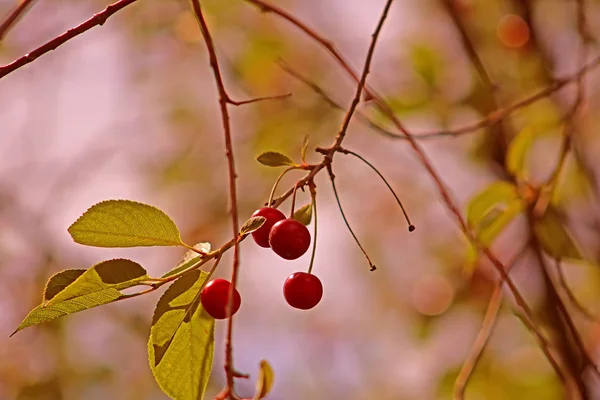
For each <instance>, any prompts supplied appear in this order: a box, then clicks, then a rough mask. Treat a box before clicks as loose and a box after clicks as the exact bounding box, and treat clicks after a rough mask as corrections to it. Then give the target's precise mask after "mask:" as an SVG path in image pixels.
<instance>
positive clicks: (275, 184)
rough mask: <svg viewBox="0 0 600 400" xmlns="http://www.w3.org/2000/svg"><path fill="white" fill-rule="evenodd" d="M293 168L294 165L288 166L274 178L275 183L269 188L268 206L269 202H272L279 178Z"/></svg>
mask: <svg viewBox="0 0 600 400" xmlns="http://www.w3.org/2000/svg"><path fill="white" fill-rule="evenodd" d="M295 168H296V167H295V166H291V167H288V168H286V169H285V170H283V172H282V173H281V174H279V176H278V177H277V179H276V180H275V183H274V184H273V189H271V194H270V195H269V202H268V203H267V206H268V207H271V204H273V196H274V195H275V190H277V186H278V185H279V182H280V181H281V178H283V176H284V175H285V174H287V173H288V172H290V171H291V170H293V169H295Z"/></svg>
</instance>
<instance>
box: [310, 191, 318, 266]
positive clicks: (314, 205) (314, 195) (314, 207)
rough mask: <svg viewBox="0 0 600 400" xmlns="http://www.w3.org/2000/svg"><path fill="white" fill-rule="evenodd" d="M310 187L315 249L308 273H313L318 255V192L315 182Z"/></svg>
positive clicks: (311, 256) (313, 249)
mask: <svg viewBox="0 0 600 400" xmlns="http://www.w3.org/2000/svg"><path fill="white" fill-rule="evenodd" d="M308 187H309V188H310V197H312V212H313V215H314V218H315V219H314V221H315V222H314V224H315V226H314V234H313V248H312V254H311V255H310V264H309V265H308V273H309V274H310V273H312V269H313V265H314V263H315V254H316V253H317V231H318V224H317V222H318V221H317V191H316V189H315V184H314V182H312V181H311V182H309V184H308Z"/></svg>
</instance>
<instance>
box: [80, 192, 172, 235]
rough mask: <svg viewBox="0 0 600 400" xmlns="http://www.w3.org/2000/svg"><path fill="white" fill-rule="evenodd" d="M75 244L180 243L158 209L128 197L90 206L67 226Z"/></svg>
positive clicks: (168, 221)
mask: <svg viewBox="0 0 600 400" xmlns="http://www.w3.org/2000/svg"><path fill="white" fill-rule="evenodd" d="M69 233H70V234H71V237H72V238H73V240H74V241H75V242H77V243H80V244H84V245H88V246H96V247H138V246H180V245H181V244H182V242H181V236H180V234H179V230H178V229H177V226H176V225H175V223H174V222H173V221H172V220H171V219H170V218H169V217H168V216H167V215H166V214H165V213H164V212H162V211H161V210H159V209H158V208H156V207H152V206H149V205H147V204H142V203H138V202H135V201H130V200H108V201H103V202H101V203H98V204H96V205H93V206H92V207H90V208H89V209H88V210H87V211H86V212H85V213H84V214H83V215H82V216H81V217H79V219H78V220H77V221H75V222H74V223H73V225H71V226H70V227H69Z"/></svg>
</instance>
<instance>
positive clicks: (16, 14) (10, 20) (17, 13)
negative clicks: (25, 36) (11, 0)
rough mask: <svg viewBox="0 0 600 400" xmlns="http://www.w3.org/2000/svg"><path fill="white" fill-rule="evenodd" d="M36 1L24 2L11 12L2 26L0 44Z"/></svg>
mask: <svg viewBox="0 0 600 400" xmlns="http://www.w3.org/2000/svg"><path fill="white" fill-rule="evenodd" d="M34 1H35V0H22V1H21V2H20V3H19V4H18V5H17V6H16V7H15V8H14V10H12V11H11V12H9V13H8V14H7V15H6V17H5V18H4V20H2V23H1V24H0V42H1V41H2V40H3V39H4V37H5V36H6V34H7V33H8V31H9V30H10V28H11V27H12V26H13V25H14V24H15V22H17V20H18V19H19V18H20V17H22V16H23V14H24V13H25V11H27V9H28V8H29V7H30V6H32V5H33V2H34Z"/></svg>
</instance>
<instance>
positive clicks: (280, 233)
mask: <svg viewBox="0 0 600 400" xmlns="http://www.w3.org/2000/svg"><path fill="white" fill-rule="evenodd" d="M252 216H253V217H258V216H260V217H264V218H265V223H264V224H263V225H262V226H261V227H260V228H259V229H257V230H255V231H254V232H252V237H253V239H254V241H255V242H256V244H258V245H259V246H261V247H265V248H269V247H270V248H271V249H273V251H274V252H275V254H277V255H279V256H280V257H282V258H284V259H286V260H295V259H297V258H299V257H301V256H302V255H303V254H304V253H306V251H307V250H308V248H309V247H310V232H309V231H308V229H307V228H306V226H305V225H304V224H303V223H301V222H299V221H296V220H295V219H290V218H286V217H285V215H283V213H282V212H281V211H279V210H277V209H276V208H272V207H264V208H260V209H258V210H256V211H255V212H254V214H252ZM230 287H231V283H230V282H229V281H227V280H225V279H215V280H213V281H210V282H209V283H208V284H206V286H205V287H204V289H203V290H202V294H201V296H200V299H201V302H202V306H203V307H204V309H205V310H206V312H207V313H208V314H209V315H210V316H211V317H213V318H215V319H225V318H226V317H227V304H228V299H229V289H230ZM283 296H284V297H285V300H286V301H287V303H288V304H289V305H290V306H292V307H294V308H298V309H300V310H309V309H311V308H313V307H314V306H316V305H317V304H318V303H319V301H321V297H323V285H322V284H321V281H320V280H319V278H317V277H316V276H314V275H312V274H309V273H306V272H294V273H293V274H291V275H290V276H288V278H287V279H286V280H285V283H284V284H283ZM241 303H242V298H241V296H240V293H239V292H238V291H237V289H234V291H233V303H232V308H231V315H234V314H235V313H236V312H237V311H238V310H239V308H240V305H241Z"/></svg>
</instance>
